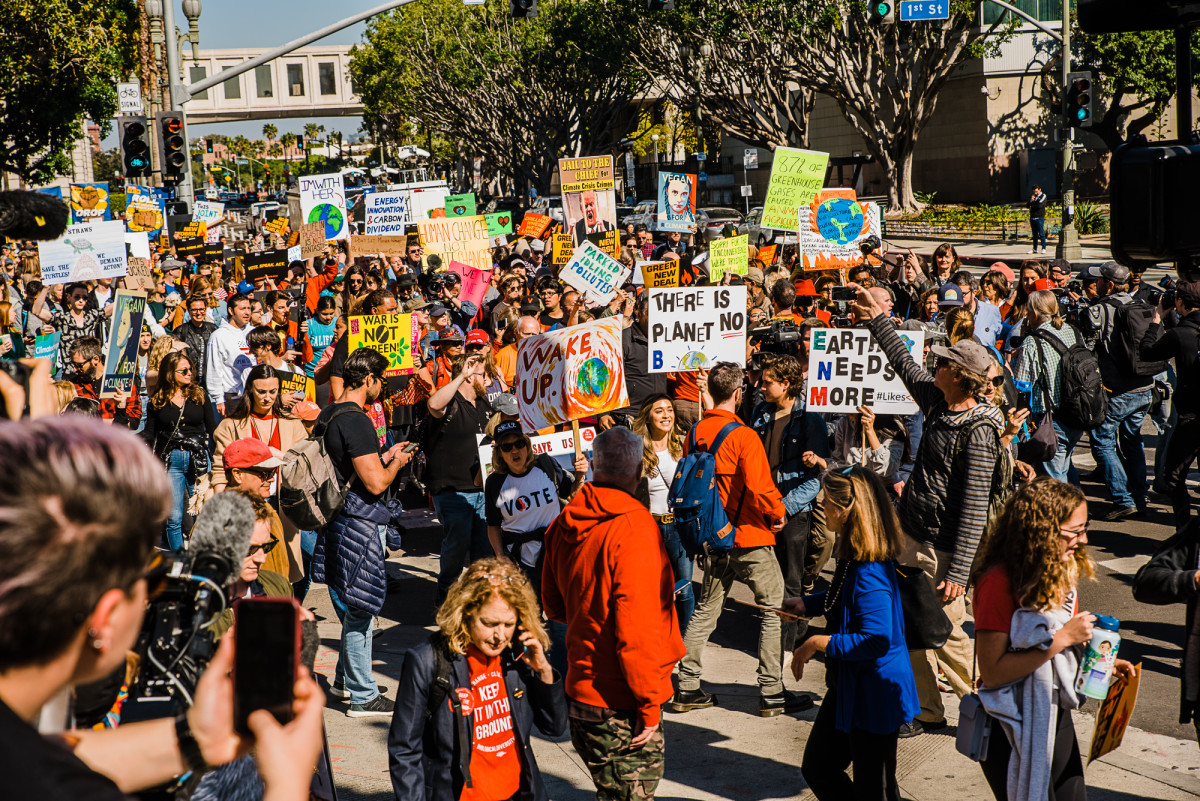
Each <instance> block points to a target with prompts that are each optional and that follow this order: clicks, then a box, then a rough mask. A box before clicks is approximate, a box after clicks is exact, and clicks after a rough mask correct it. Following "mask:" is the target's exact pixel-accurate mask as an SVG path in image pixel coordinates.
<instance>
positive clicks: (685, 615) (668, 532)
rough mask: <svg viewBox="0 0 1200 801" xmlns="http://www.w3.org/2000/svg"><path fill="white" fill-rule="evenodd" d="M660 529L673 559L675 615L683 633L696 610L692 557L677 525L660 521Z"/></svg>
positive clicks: (668, 553) (668, 554)
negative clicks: (680, 536) (682, 541)
mask: <svg viewBox="0 0 1200 801" xmlns="http://www.w3.org/2000/svg"><path fill="white" fill-rule="evenodd" d="M658 530H659V531H660V532H662V538H663V545H665V546H666V548H667V559H669V560H670V561H671V572H672V573H673V574H674V575H675V616H676V617H678V618H679V633H680V634H683V633H684V632H686V631H687V627H688V623H690V622H691V620H692V614H693V613H695V611H696V592H695V590H694V589H693V588H692V568H693V563H692V557H690V556H688V554H687V551H685V550H684V549H683V543H681V542H680V541H679V533H678V532H676V531H675V526H673V525H671V524H669V523H659V524H658Z"/></svg>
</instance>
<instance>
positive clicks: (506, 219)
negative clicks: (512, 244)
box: [483, 211, 512, 236]
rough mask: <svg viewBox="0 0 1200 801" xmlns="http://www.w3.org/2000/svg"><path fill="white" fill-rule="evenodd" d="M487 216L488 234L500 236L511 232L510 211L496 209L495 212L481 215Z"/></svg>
mask: <svg viewBox="0 0 1200 801" xmlns="http://www.w3.org/2000/svg"><path fill="white" fill-rule="evenodd" d="M483 216H484V217H486V218H487V226H488V236H500V235H502V234H511V233H512V212H511V211H498V212H496V213H495V214H485V215H483Z"/></svg>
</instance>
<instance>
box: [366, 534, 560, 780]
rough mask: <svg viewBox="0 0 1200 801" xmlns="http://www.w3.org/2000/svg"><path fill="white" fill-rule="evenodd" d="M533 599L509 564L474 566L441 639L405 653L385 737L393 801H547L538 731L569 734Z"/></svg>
mask: <svg viewBox="0 0 1200 801" xmlns="http://www.w3.org/2000/svg"><path fill="white" fill-rule="evenodd" d="M541 618H542V612H541V609H540V608H539V606H538V602H537V594H536V592H535V591H534V588H533V587H531V586H530V584H529V580H528V579H527V578H526V577H525V575H524V573H522V572H521V570H520V568H518V567H517V566H516V565H515V564H513V563H512V562H510V561H508V560H507V559H501V558H492V557H489V558H487V559H480V560H478V561H476V562H473V563H472V564H471V565H470V567H468V568H467V570H466V572H465V573H464V574H463V575H462V576H461V577H459V579H458V580H457V581H455V582H454V584H453V585H452V586H451V587H450V589H449V591H448V592H447V594H446V600H445V601H444V602H443V603H442V605H441V607H439V608H438V611H437V625H438V631H437V632H436V633H435V634H434V635H433V636H432V637H431V638H430V639H429V640H428V641H426V642H423V643H421V644H420V645H418V646H416V647H415V648H413V649H412V650H410V651H409V652H408V654H407V655H406V656H405V659H404V669H403V672H402V673H401V675H400V685H399V687H398V688H397V689H396V710H395V713H394V714H393V716H392V725H391V729H390V731H389V732H388V763H389V768H390V770H391V775H392V789H393V790H394V791H395V794H396V797H397V798H403V799H410V800H411V801H416V800H418V799H424V801H460V800H461V801H507V799H520V801H546V799H547V794H546V787H545V784H544V782H543V781H542V776H541V773H540V771H539V770H538V766H537V760H536V758H535V757H534V753H533V749H532V748H530V747H529V738H530V735H531V734H532V727H533V726H535V725H536V726H537V728H538V729H539V730H540V731H541V732H542V733H543V734H545V735H546V736H548V737H558V736H561V735H562V734H563V732H565V731H566V729H567V696H566V692H565V691H564V689H563V680H562V676H561V675H559V674H556V673H555V672H554V670H553V668H551V666H550V663H549V661H547V659H546V649H547V648H548V647H549V645H550V638H549V636H548V635H547V634H546V631H545V629H543V628H542V625H541Z"/></svg>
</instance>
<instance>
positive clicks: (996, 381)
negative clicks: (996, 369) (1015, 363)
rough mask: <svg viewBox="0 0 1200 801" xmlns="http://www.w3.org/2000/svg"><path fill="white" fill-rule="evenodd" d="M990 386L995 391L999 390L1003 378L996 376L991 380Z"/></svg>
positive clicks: (1002, 384) (1002, 383)
mask: <svg viewBox="0 0 1200 801" xmlns="http://www.w3.org/2000/svg"><path fill="white" fill-rule="evenodd" d="M992 386H993V387H995V388H996V389H999V388H1000V387H1002V386H1004V376H1002V375H998V376H996V377H995V378H993V379H992Z"/></svg>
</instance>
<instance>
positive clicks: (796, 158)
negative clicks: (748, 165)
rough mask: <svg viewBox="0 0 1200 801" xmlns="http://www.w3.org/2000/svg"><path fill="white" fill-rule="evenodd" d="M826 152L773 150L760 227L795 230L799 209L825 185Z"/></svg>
mask: <svg viewBox="0 0 1200 801" xmlns="http://www.w3.org/2000/svg"><path fill="white" fill-rule="evenodd" d="M828 164H829V154H828V153H818V152H816V151H813V150H798V149H796V148H794V147H778V148H775V160H774V162H773V163H772V164H771V181H770V183H768V184H767V197H766V199H765V200H764V201H763V213H762V221H761V223H760V225H761V226H762V227H763V228H774V229H776V230H780V231H795V230H796V220H797V218H798V215H799V210H800V207H801V206H807V205H808V204H809V203H812V199H813V197H814V196H815V195H816V194H817V192H820V191H821V188H822V187H823V186H824V184H825V168H826V167H827V166H828Z"/></svg>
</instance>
